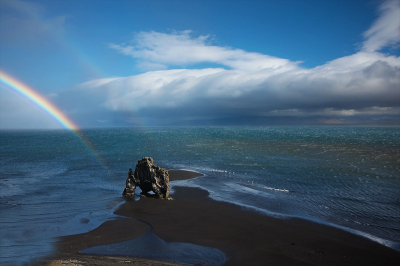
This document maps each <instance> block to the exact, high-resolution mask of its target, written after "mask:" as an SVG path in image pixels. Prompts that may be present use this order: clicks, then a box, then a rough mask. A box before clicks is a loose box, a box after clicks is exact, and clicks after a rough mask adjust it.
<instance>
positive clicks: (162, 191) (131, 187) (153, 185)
mask: <svg viewBox="0 0 400 266" xmlns="http://www.w3.org/2000/svg"><path fill="white" fill-rule="evenodd" d="M136 186H138V187H140V189H141V190H142V194H144V195H146V194H147V193H148V192H150V191H153V192H154V193H155V195H156V196H157V197H159V198H165V199H167V198H169V174H168V171H167V170H165V168H161V167H159V166H157V165H154V164H153V159H152V158H151V157H143V158H142V160H139V161H138V163H137V165H136V168H135V172H134V173H132V169H131V168H130V169H129V172H128V178H127V179H126V188H125V190H124V192H123V193H122V194H123V195H125V196H130V195H133V194H134V193H135V188H136Z"/></svg>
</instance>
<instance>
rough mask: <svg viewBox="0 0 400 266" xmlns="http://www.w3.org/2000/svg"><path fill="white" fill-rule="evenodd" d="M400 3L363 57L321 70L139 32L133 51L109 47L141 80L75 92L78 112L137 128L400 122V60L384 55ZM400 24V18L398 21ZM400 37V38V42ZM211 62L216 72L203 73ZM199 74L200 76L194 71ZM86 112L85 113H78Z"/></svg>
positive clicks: (204, 41)
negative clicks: (240, 120)
mask: <svg viewBox="0 0 400 266" xmlns="http://www.w3.org/2000/svg"><path fill="white" fill-rule="evenodd" d="M398 10H399V9H398V1H388V2H385V3H384V4H383V5H382V7H381V9H380V12H381V16H380V17H379V18H378V19H377V20H376V22H375V23H374V24H373V25H372V26H371V29H370V30H368V31H366V33H365V37H366V40H365V42H364V46H363V48H362V49H361V51H359V52H357V53H355V54H353V55H349V56H345V57H341V58H338V59H335V60H332V61H330V62H327V63H326V64H324V65H321V66H317V67H315V68H311V69H308V68H303V67H301V65H300V64H299V62H293V61H290V60H288V59H283V58H278V57H274V56H270V55H264V54H260V53H254V52H247V51H244V50H242V49H235V48H231V47H222V46H216V45H213V44H212V40H211V38H210V36H198V37H195V36H193V33H192V32H191V31H182V32H171V33H160V32H154V31H150V32H139V33H137V34H136V35H135V38H134V39H133V41H132V42H131V43H129V44H110V45H109V47H110V48H111V49H114V50H116V51H118V52H119V53H122V54H124V55H127V56H130V57H133V58H134V59H135V60H136V62H137V64H138V65H140V66H141V67H143V68H146V67H147V68H148V69H152V71H148V72H145V73H142V74H139V75H134V76H130V77H118V78H110V79H99V80H94V81H91V82H87V83H84V84H81V85H79V86H77V87H76V88H74V89H73V90H72V91H71V92H69V93H71V95H72V94H73V95H75V98H74V99H75V100H74V104H75V106H76V108H77V109H76V110H81V111H82V110H84V108H85V107H86V106H87V101H86V100H85V101H82V104H79V100H76V99H78V98H79V99H88V97H89V98H91V99H92V105H91V106H95V108H97V109H96V110H99V112H105V110H108V111H109V112H111V113H114V114H118V117H119V118H121V119H122V120H124V121H126V122H127V123H129V121H133V120H135V118H134V117H137V116H140V117H143V118H144V119H149V120H152V121H170V122H174V121H187V120H195V119H198V120H201V119H203V120H206V119H220V118H224V117H225V118H227V117H228V118H229V117H230V118H234V117H257V116H258V117H283V116H288V117H289V116H290V117H306V116H320V117H321V116H324V117H327V118H320V119H319V121H320V122H321V121H323V122H321V123H339V122H340V123H343V122H344V121H345V120H343V119H342V118H340V117H346V119H347V118H348V117H352V116H353V117H355V116H387V117H392V118H393V117H394V119H395V120H398V118H399V116H400V111H399V110H400V88H399V87H400V58H399V57H397V56H394V55H387V54H383V53H380V52H378V50H379V49H381V48H382V47H385V46H387V45H396V44H397V43H398V42H399V39H398V36H397V35H396V34H397V33H396V32H397V31H398V25H399V23H398V20H397V21H395V20H394V15H393V14H396V12H398ZM397 18H398V17H397ZM396 36H397V37H396ZM204 63H206V64H207V63H213V64H217V65H218V66H219V67H215V68H200V69H198V68H195V66H196V65H199V64H204ZM189 67H192V69H189ZM77 112H78V111H77Z"/></svg>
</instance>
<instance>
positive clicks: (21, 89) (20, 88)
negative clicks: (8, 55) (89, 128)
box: [0, 70, 79, 131]
mask: <svg viewBox="0 0 400 266" xmlns="http://www.w3.org/2000/svg"><path fill="white" fill-rule="evenodd" d="M0 82H1V83H3V84H4V85H6V86H7V87H9V88H11V89H13V90H14V91H16V92H18V93H19V94H21V95H22V96H24V97H26V98H27V99H29V100H30V101H31V102H33V103H34V104H36V105H37V106H39V107H40V108H41V109H43V110H44V111H45V112H46V113H48V114H49V115H50V116H52V117H53V118H54V119H55V120H56V121H57V122H58V123H59V124H60V125H61V126H62V127H64V128H66V129H69V130H73V131H77V130H79V128H78V126H77V125H76V124H74V122H72V120H71V119H69V118H68V117H67V116H66V115H65V114H63V113H62V112H61V111H60V110H59V109H58V108H57V107H56V106H55V105H53V104H52V103H51V102H50V101H49V100H47V99H46V98H44V97H43V96H42V95H40V94H39V93H38V92H36V91H35V90H34V89H32V88H30V87H28V86H27V85H25V84H24V83H22V82H20V81H19V80H17V79H16V78H14V77H12V76H10V75H8V74H7V73H5V72H4V71H2V70H0Z"/></svg>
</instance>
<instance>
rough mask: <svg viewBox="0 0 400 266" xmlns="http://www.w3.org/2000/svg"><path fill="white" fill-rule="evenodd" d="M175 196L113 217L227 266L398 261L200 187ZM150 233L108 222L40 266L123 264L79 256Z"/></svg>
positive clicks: (177, 176) (361, 240) (187, 174)
mask: <svg viewBox="0 0 400 266" xmlns="http://www.w3.org/2000/svg"><path fill="white" fill-rule="evenodd" d="M169 172H170V181H174V180H184V179H190V178H195V177H199V176H203V175H202V174H200V173H196V172H191V171H186V170H170V171H169ZM171 196H172V198H173V199H174V200H172V201H167V200H159V199H154V198H141V199H140V200H139V201H133V200H126V202H125V203H123V204H121V205H120V206H119V208H118V209H117V210H116V211H115V212H114V213H115V214H117V215H121V216H124V217H131V218H135V219H140V220H143V221H145V222H147V223H149V224H151V226H152V227H153V230H154V234H155V235H157V236H158V237H160V238H162V239H163V240H165V241H167V242H183V243H192V244H196V245H201V246H205V247H211V248H216V249H218V250H220V251H222V252H223V253H224V254H225V256H226V262H225V263H224V264H223V265H240V264H241V265H264V264H270V265H279V264H281V265H311V264H318V265H343V264H350V265H353V264H359V265H376V264H381V265H395V264H396V262H398V261H400V252H398V251H396V250H394V249H391V248H389V247H386V246H384V245H382V244H379V243H376V242H374V241H372V240H370V239H368V238H365V237H363V236H360V235H356V234H354V233H350V232H347V231H344V230H343V229H339V228H335V227H332V226H329V225H324V224H321V223H316V222H312V221H309V220H306V219H300V218H284V219H281V218H274V217H269V216H267V215H263V214H260V213H258V212H256V211H254V210H249V209H248V208H244V207H240V206H238V205H235V204H233V203H227V202H220V201H215V200H213V199H211V198H210V197H209V193H208V192H207V191H206V190H203V189H200V188H190V187H179V186H177V187H174V193H173V194H172V195H171ZM148 230H149V227H148V226H147V225H146V224H144V223H141V222H139V221H137V220H134V219H130V218H125V219H124V218H121V219H116V220H111V221H107V222H105V223H103V224H102V225H101V226H100V227H98V228H96V229H94V230H92V231H90V232H88V233H85V234H79V235H73V236H65V237H61V238H60V241H59V242H58V243H57V252H56V254H54V256H52V257H51V258H48V259H46V260H45V261H43V262H44V263H40V264H39V265H52V264H51V263H53V262H54V261H57V260H62V259H64V260H65V259H75V260H77V261H82V260H85V264H84V265H101V264H96V263H95V260H102V261H103V262H106V261H107V264H104V265H120V264H121V261H122V260H121V256H114V257H113V256H106V255H83V254H81V253H79V252H80V251H81V250H83V249H85V248H87V247H93V246H99V245H105V244H112V243H117V242H122V241H126V240H131V239H135V238H138V237H140V236H143V235H144V234H146V233H147V232H148ZM122 258H123V259H124V260H125V261H130V262H124V265H126V264H128V265H176V264H172V263H168V262H154V261H151V260H144V259H138V258H132V257H122ZM135 260H136V261H135ZM139 260H140V262H139ZM146 261H147V262H146ZM91 263H92V264H91ZM135 263H136V264H135ZM138 263H139V264H138ZM146 263H148V264H146ZM156 263H161V264H156ZM59 265H62V264H59Z"/></svg>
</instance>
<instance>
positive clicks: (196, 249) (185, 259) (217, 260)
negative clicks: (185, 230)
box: [81, 230, 225, 266]
mask: <svg viewBox="0 0 400 266" xmlns="http://www.w3.org/2000/svg"><path fill="white" fill-rule="evenodd" d="M152 231H153V230H150V232H148V233H147V234H146V235H144V236H141V237H139V238H136V239H133V240H129V241H124V242H119V243H114V244H109V245H102V246H96V247H91V248H87V249H84V250H82V251H81V253H83V254H91V255H94V254H96V255H108V256H131V257H138V258H145V259H152V260H159V261H166V262H175V263H182V264H190V265H196V264H200V265H202V266H206V265H207V266H218V265H222V264H224V262H225V255H224V253H222V252H221V251H219V250H218V249H215V248H210V247H204V246H199V245H194V244H190V243H180V242H165V241H164V240H162V239H161V238H159V237H158V236H156V235H155V234H153V232H152Z"/></svg>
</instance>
